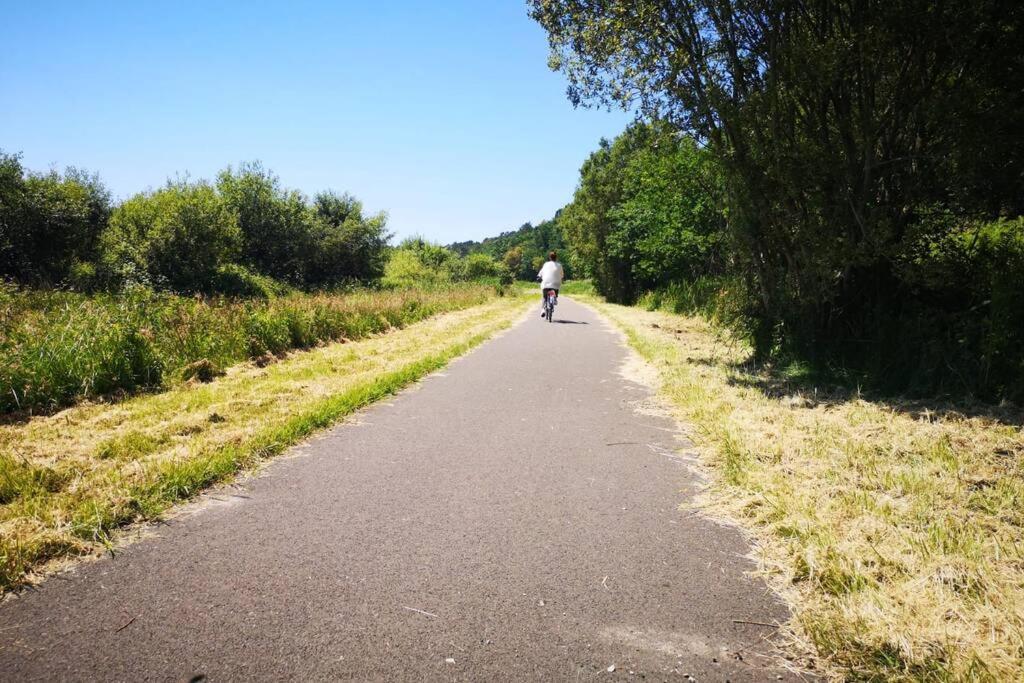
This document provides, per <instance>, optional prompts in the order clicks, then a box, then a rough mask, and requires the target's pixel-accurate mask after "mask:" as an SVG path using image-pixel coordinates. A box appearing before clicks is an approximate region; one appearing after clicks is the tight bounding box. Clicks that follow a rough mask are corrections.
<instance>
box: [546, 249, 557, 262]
mask: <svg viewBox="0 0 1024 683" xmlns="http://www.w3.org/2000/svg"><path fill="white" fill-rule="evenodd" d="M548 260H549V261H557V260H558V254H556V253H555V252H553V251H550V252H548Z"/></svg>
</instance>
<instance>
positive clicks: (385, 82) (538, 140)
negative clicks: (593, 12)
mask: <svg viewBox="0 0 1024 683" xmlns="http://www.w3.org/2000/svg"><path fill="white" fill-rule="evenodd" d="M8 26H9V33H10V35H11V36H12V41H11V43H10V45H9V53H8V56H7V57H5V59H4V62H3V63H2V64H0V87H2V88H3V90H4V92H5V93H7V99H8V106H6V107H5V108H4V109H3V111H0V129H2V130H3V131H4V135H3V137H2V138H0V149H2V150H3V151H4V152H6V153H11V154H17V153H20V154H21V155H22V162H23V164H24V166H25V167H26V168H27V169H29V170H32V171H36V172H44V171H47V170H51V169H55V170H64V169H65V168H66V167H69V166H74V167H77V168H81V169H84V170H87V171H89V172H90V173H97V174H99V176H100V178H101V179H102V180H103V182H104V184H105V185H106V186H107V187H108V188H109V189H110V191H111V193H112V194H113V196H114V197H115V198H116V199H117V200H123V199H125V198H127V197H129V196H132V195H134V194H136V193H138V192H142V191H146V190H148V189H155V188H158V187H160V186H162V185H163V184H164V183H165V182H166V181H167V180H168V179H173V178H175V177H180V176H183V175H187V176H189V177H191V178H194V179H205V180H213V179H214V178H215V176H216V173H217V172H218V171H220V170H221V169H223V168H225V167H227V166H229V165H230V166H237V165H238V164H239V163H241V162H245V161H260V162H262V163H263V165H264V166H265V167H266V168H268V169H269V170H271V171H273V172H274V173H275V174H276V175H277V176H278V177H279V178H280V180H281V183H282V184H283V185H284V186H286V187H289V188H295V189H299V190H301V191H302V192H304V193H305V194H307V195H310V196H312V195H313V194H315V193H316V192H318V191H322V190H327V189H331V190H335V191H337V192H348V193H351V194H352V195H354V196H355V197H356V198H358V199H359V200H360V201H362V202H363V204H364V207H365V208H366V210H367V211H369V212H374V213H375V212H377V211H385V212H386V213H387V214H388V229H389V231H390V232H392V233H394V235H395V240H396V241H397V240H401V239H402V238H405V237H409V236H412V235H421V236H423V237H425V238H427V239H430V240H432V241H435V242H439V243H442V244H450V243H453V242H462V241H467V240H475V241H479V240H482V239H483V238H485V237H490V236H494V235H497V234H500V233H501V232H506V231H508V230H514V229H516V228H517V227H518V226H521V225H522V224H524V223H527V222H530V223H533V224H537V223H539V222H541V221H543V220H546V219H548V218H550V217H552V216H553V215H554V213H555V212H556V211H557V210H558V209H559V208H561V207H562V206H564V205H565V204H566V203H568V202H569V201H570V200H571V198H572V193H573V191H574V189H575V187H576V183H577V179H578V170H579V167H580V165H581V164H582V163H583V161H584V160H585V159H586V157H587V155H589V154H590V152H592V151H593V150H594V149H596V147H597V145H598V142H599V140H600V139H601V138H602V137H605V138H612V137H614V136H615V135H617V134H618V133H619V132H620V131H621V130H622V129H623V128H624V127H625V126H626V125H627V124H628V123H629V121H631V120H632V119H633V116H632V114H630V113H627V112H623V111H618V110H615V111H607V110H593V109H583V108H578V109H577V108H574V107H573V106H572V104H571V103H570V102H569V101H568V100H567V99H566V97H565V86H566V82H565V79H564V77H563V76H562V75H561V74H556V73H553V72H551V71H550V70H549V68H548V66H547V57H548V47H547V40H546V36H545V33H544V31H543V29H542V28H541V27H540V26H538V25H537V24H535V23H534V22H533V21H532V20H531V19H530V18H529V17H528V16H527V10H526V6H525V3H502V4H498V3H495V4H493V5H492V4H488V5H486V6H481V5H478V4H476V3H472V2H469V1H468V0H462V1H460V2H456V3H451V4H446V5H445V6H443V7H432V8H423V7H419V6H417V5H416V4H415V3H412V2H408V1H406V2H400V3H397V4H393V5H389V6H388V7H386V8H377V9H368V8H365V7H361V6H348V7H343V8H336V7H333V6H330V5H329V3H326V2H305V3H301V4H300V5H299V7H298V8H297V9H292V10H289V11H288V12H278V11H277V10H276V9H275V8H267V7H256V8H250V7H248V6H244V5H242V3H240V2H238V1H237V0H235V1H233V2H231V3H228V4H226V5H223V6H218V7H216V8H208V7H204V6H202V5H200V4H199V3H185V4H183V5H181V6H175V7H174V8H164V7H137V6H132V5H120V6H118V7H107V6H106V5H103V4H101V3H85V4H77V5H74V6H62V5H61V4H60V3H47V4H46V5H45V6H44V7H43V8H42V11H40V7H39V6H38V5H35V6H32V7H31V8H30V7H28V6H19V7H13V8H9V9H8ZM384 33H386V39H385V40H382V39H381V38H380V36H381V34H384ZM254 46H255V49H254Z"/></svg>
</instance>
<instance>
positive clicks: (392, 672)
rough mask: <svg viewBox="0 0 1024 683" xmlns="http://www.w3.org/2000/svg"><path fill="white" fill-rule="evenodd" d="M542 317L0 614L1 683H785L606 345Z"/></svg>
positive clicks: (752, 604) (755, 602)
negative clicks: (594, 682)
mask: <svg viewBox="0 0 1024 683" xmlns="http://www.w3.org/2000/svg"><path fill="white" fill-rule="evenodd" d="M538 304H539V297H538ZM539 313H540V309H539V305H538V307H537V308H536V309H534V310H531V311H530V314H529V317H528V318H527V319H525V320H524V321H523V322H521V323H520V324H518V325H517V326H515V327H513V328H512V329H511V330H509V331H508V332H506V333H505V334H503V335H501V336H500V337H497V338H495V339H493V340H492V341H490V342H488V343H487V344H485V345H484V346H482V347H480V348H478V349H477V350H475V351H474V352H472V353H470V354H469V355H468V356H466V357H464V358H461V359H459V360H457V361H455V362H453V363H452V364H451V365H450V366H449V367H448V368H447V369H446V370H445V371H443V372H442V373H438V374H436V375H434V376H432V377H429V378H427V379H426V380H424V381H423V382H421V383H420V384H419V385H417V386H416V387H414V388H413V389H410V390H409V391H406V392H404V393H402V394H400V395H399V396H397V397H395V398H394V399H393V400H392V401H390V402H388V403H383V404H378V405H377V406H374V407H372V408H370V409H368V410H366V411H364V412H363V413H361V414H360V415H359V416H358V417H357V418H355V419H353V420H350V421H348V422H347V423H344V424H342V425H340V426H338V427H336V428H334V429H332V430H330V431H329V432H327V433H326V434H325V435H323V436H321V437H319V438H316V439H314V440H312V441H310V442H308V443H307V444H304V445H303V446H301V447H299V448H296V449H293V450H292V451H291V452H290V453H289V454H288V455H287V456H285V457H282V458H281V459H279V460H278V461H277V462H275V463H273V464H271V465H270V466H268V467H267V468H265V469H264V470H263V471H262V472H261V473H260V474H259V475H258V476H254V477H250V478H247V479H245V480H243V481H241V482H239V483H238V484H237V485H236V486H233V487H230V488H226V489H221V490H218V491H215V492H213V493H212V494H210V495H208V496H205V497H204V499H203V501H202V503H201V504H198V505H193V506H191V507H190V509H189V511H187V512H186V513H184V514H180V515H176V516H174V517H173V518H172V519H171V520H170V521H169V522H168V523H166V524H162V525H159V526H156V527H154V528H153V530H152V533H151V534H150V535H149V537H147V538H145V539H143V540H140V541H139V542H137V543H134V544H132V545H129V546H127V547H126V548H124V549H123V550H122V551H121V552H119V553H118V554H117V555H116V557H114V558H112V559H110V558H108V559H104V560H98V561H95V562H86V563H83V564H81V565H79V567H78V568H77V569H75V570H73V571H71V572H67V573H65V574H62V575H58V576H55V577H51V578H50V579H48V580H46V581H45V582H43V583H42V584H41V585H40V586H39V587H38V588H36V589H32V590H28V591H23V592H21V593H20V594H18V595H16V596H14V597H13V598H12V599H9V600H7V601H6V603H5V604H3V605H0V679H2V680H6V681H15V680H17V681H22V680H168V681H189V680H203V679H204V678H205V679H206V680H210V681H221V680H249V679H258V680H270V679H274V680H280V679H290V680H291V679H297V680H339V679H355V680H366V679H371V680H456V679H458V680H541V679H542V680H572V681H575V680H591V679H599V680H620V679H629V680H641V679H642V678H645V679H648V680H688V678H687V677H691V678H692V679H693V680H698V681H725V680H730V681H764V680H773V681H774V680H778V679H779V677H781V679H784V680H791V679H795V678H796V677H795V676H794V675H793V674H790V673H789V672H788V671H787V669H785V668H783V667H782V666H781V663H780V660H779V658H778V657H777V654H776V653H777V650H776V648H775V646H774V644H773V643H772V642H771V637H772V636H773V634H774V633H775V629H774V628H772V626H771V625H772V624H776V623H778V622H780V621H784V620H785V619H786V616H787V613H786V610H785V608H784V607H783V606H782V605H781V603H780V602H779V601H778V600H777V598H776V597H775V596H773V594H771V593H770V592H769V591H768V590H767V588H766V587H765V585H764V583H763V582H762V581H761V580H759V579H757V578H756V577H753V576H752V575H751V574H750V572H751V571H752V570H753V568H754V567H753V563H752V562H751V561H750V560H749V559H748V558H747V553H748V552H749V548H748V546H747V544H746V542H745V541H744V539H743V537H742V536H741V535H740V533H738V532H737V531H736V530H735V529H733V528H730V527H728V526H723V525H721V524H718V523H715V522H713V521H711V520H709V519H708V518H706V517H705V516H702V515H701V514H697V513H695V512H694V511H693V510H690V509H686V507H685V506H684V504H685V503H687V502H688V501H689V500H690V499H691V498H692V496H693V495H694V493H695V491H696V490H697V487H698V486H699V477H698V475H697V474H695V473H694V471H693V470H692V468H691V467H690V466H689V464H688V462H687V457H686V443H685V441H682V440H681V438H680V436H679V434H678V430H677V427H676V425H675V424H674V423H673V422H672V421H670V420H669V419H667V418H665V417H663V416H660V415H658V414H657V411H656V410H652V409H651V408H652V403H651V392H650V390H649V389H648V388H646V387H645V386H642V385H641V384H638V383H635V382H633V381H631V380H629V379H627V378H626V377H624V376H623V375H622V374H621V373H620V368H621V367H622V365H623V363H624V361H625V360H626V359H627V357H628V351H627V350H626V349H625V348H624V347H623V345H622V343H621V340H620V337H619V335H618V334H617V333H616V332H615V331H614V330H613V329H612V328H611V327H610V326H609V325H607V324H606V323H604V322H603V321H602V320H601V319H599V318H598V317H597V315H596V314H595V313H594V312H593V311H592V310H590V309H589V308H586V307H584V306H582V305H579V304H577V303H573V302H571V301H570V300H568V299H567V298H564V297H563V299H562V301H561V303H560V305H559V307H558V308H557V309H556V315H555V320H556V322H554V323H547V322H546V321H544V320H542V319H541V318H540V315H539ZM681 506H682V507H681Z"/></svg>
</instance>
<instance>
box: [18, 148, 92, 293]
mask: <svg viewBox="0 0 1024 683" xmlns="http://www.w3.org/2000/svg"><path fill="white" fill-rule="evenodd" d="M109 214H110V193H109V192H108V191H107V189H106V188H105V187H104V186H103V184H102V183H101V182H100V181H99V178H98V177H96V176H91V175H88V174H86V173H84V172H82V171H79V170H77V169H74V168H70V169H68V170H67V171H66V172H65V173H64V174H63V175H62V174H59V173H57V172H50V173H46V174H34V173H28V174H26V173H25V171H24V169H23V168H22V167H21V162H20V159H19V158H18V157H17V156H12V155H7V154H4V153H3V152H0V276H6V277H10V278H14V279H16V280H19V281H21V282H26V283H32V284H37V285H54V284H60V283H62V282H64V281H65V280H66V279H67V278H68V277H69V276H70V275H71V271H72V269H73V268H74V266H75V264H77V263H79V262H86V261H91V260H92V259H94V258H95V256H96V247H97V240H98V238H99V234H100V232H101V231H102V230H103V228H104V226H105V225H106V221H107V218H108V216H109Z"/></svg>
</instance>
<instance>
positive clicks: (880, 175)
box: [530, 0, 1024, 398]
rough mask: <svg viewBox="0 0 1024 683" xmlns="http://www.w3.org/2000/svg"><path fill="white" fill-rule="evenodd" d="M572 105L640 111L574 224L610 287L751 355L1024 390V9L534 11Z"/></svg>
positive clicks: (585, 193)
mask: <svg viewBox="0 0 1024 683" xmlns="http://www.w3.org/2000/svg"><path fill="white" fill-rule="evenodd" d="M530 5H531V13H532V15H533V17H534V18H535V19H536V20H538V21H539V22H540V23H541V25H542V26H544V28H545V29H547V31H548V34H549V38H550V43H551V46H552V63H553V64H554V65H555V66H556V67H557V68H559V69H561V70H562V71H564V72H565V73H566V75H567V76H568V78H569V81H570V88H569V96H570V99H571V100H572V101H573V102H574V103H585V104H597V105H612V104H622V105H624V106H632V107H637V108H639V110H640V111H641V112H642V113H643V114H644V116H645V119H646V120H647V121H652V122H654V123H649V124H639V125H635V126H633V127H631V128H630V129H629V130H627V131H626V132H625V133H624V134H623V135H622V136H620V137H619V138H617V139H616V140H615V141H613V142H611V143H603V144H602V146H601V148H600V149H599V150H598V151H597V152H595V153H594V154H593V155H592V156H591V158H590V159H589V160H588V161H587V163H586V164H585V165H584V167H583V169H582V173H581V180H580V185H579V189H578V191H577V193H576V196H575V198H574V200H573V202H572V204H571V205H570V206H569V207H567V208H566V209H565V211H564V213H563V215H562V216H561V219H560V224H561V225H562V228H563V231H564V233H565V237H566V239H567V240H568V242H569V243H570V246H571V247H572V249H573V251H574V252H575V254H576V256H577V259H578V260H579V261H580V263H581V265H582V266H584V267H585V269H586V270H587V274H590V275H591V276H592V277H593V278H594V280H595V284H596V285H597V287H598V288H599V290H600V291H601V292H603V293H604V294H606V295H607V296H609V297H610V298H612V299H613V300H617V301H623V302H633V301H635V300H636V299H637V297H639V296H641V295H642V294H643V293H644V292H645V291H648V290H658V291H659V292H660V294H659V295H658V298H660V299H662V300H664V299H666V298H668V299H672V300H673V304H674V305H676V306H677V307H680V308H687V309H691V310H692V309H695V308H697V309H703V310H705V311H708V312H711V313H713V314H715V315H718V316H720V317H722V318H723V319H725V320H726V321H727V322H729V323H730V324H731V325H733V326H734V327H736V328H738V329H740V330H741V331H742V332H743V333H745V334H746V335H748V336H749V338H750V339H751V340H752V342H753V344H754V347H755V350H756V353H757V355H758V356H759V357H760V358H761V359H801V360H804V361H809V362H810V363H811V364H812V366H813V367H816V368H819V369H827V370H829V371H831V372H833V373H845V374H847V375H849V376H850V378H851V379H856V380H857V381H858V382H866V383H870V384H874V385H875V386H878V387H882V388H885V389H891V390H907V389H911V390H920V391H955V392H957V393H962V392H964V391H967V392H973V393H976V394H978V395H983V396H986V397H999V396H1002V397H1013V398H1021V397H1024V219H1022V218H1021V215H1022V213H1024V127H1022V120H1024V119H1021V117H1020V114H1019V112H1020V111H1021V108H1022V106H1024V52H1022V51H1021V50H1020V45H1022V44H1024V7H1022V6H1019V5H1014V4H1013V3H1003V2H998V0H981V1H979V2H972V3H967V4H964V3H959V4H956V3H954V4H938V3H934V2H927V1H924V0H900V1H898V2H890V3H874V2H869V3H866V4H865V3H859V2H839V3H834V2H814V1H812V2H804V3H798V4H793V3H789V2H776V1H774V0H772V1H769V2H763V3H757V4H754V5H751V4H749V3H741V2H735V1H730V0H700V1H699V2H694V3H676V2H662V1H657V0H644V1H642V2H639V3H631V4H630V5H629V6H628V7H627V6H625V5H620V4H616V3H582V4H581V3H578V2H573V1H572V0H531V2H530Z"/></svg>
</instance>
